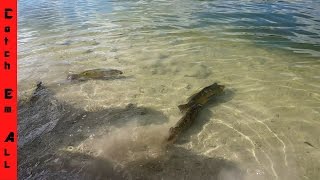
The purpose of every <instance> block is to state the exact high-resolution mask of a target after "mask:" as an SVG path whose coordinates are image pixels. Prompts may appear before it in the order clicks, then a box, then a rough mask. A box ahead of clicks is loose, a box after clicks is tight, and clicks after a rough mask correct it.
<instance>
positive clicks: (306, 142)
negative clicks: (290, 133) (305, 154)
mask: <svg viewBox="0 0 320 180" xmlns="http://www.w3.org/2000/svg"><path fill="white" fill-rule="evenodd" d="M304 143H305V144H307V145H309V146H311V147H313V148H316V147H314V146H313V145H312V144H311V143H309V142H308V141H305V142H304Z"/></svg>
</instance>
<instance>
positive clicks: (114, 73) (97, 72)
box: [67, 69, 123, 81]
mask: <svg viewBox="0 0 320 180" xmlns="http://www.w3.org/2000/svg"><path fill="white" fill-rule="evenodd" d="M121 74H123V72H122V71H120V70H117V69H90V70H86V71H83V72H81V73H79V74H69V75H68V77H67V79H68V80H71V81H75V80H78V81H86V80H90V79H100V80H109V79H117V78H121V77H122V76H120V75H121Z"/></svg>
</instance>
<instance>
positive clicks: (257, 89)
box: [18, 0, 320, 180]
mask: <svg viewBox="0 0 320 180" xmlns="http://www.w3.org/2000/svg"><path fill="white" fill-rule="evenodd" d="M18 13H19V14H18V15H19V32H18V37H19V38H18V45H19V46H18V47H19V52H18V53H19V54H18V56H19V59H18V63H19V66H18V83H19V99H20V101H23V100H25V99H28V98H30V95H31V94H32V92H33V91H34V89H35V84H36V82H37V81H42V82H43V83H44V84H45V85H46V86H47V87H48V89H49V90H50V92H52V94H50V97H48V96H46V98H44V99H43V101H42V102H41V103H40V104H39V103H38V104H34V105H32V106H31V105H29V106H23V107H24V108H20V110H19V133H20V134H19V138H20V139H19V147H20V149H19V151H20V152H19V153H20V157H19V158H20V159H19V177H20V178H22V179H48V178H49V179H50V178H51V179H52V178H53V179H94V178H96V179H108V178H109V179H161V178H163V179H223V180H230V179H245V180H255V179H258V180H270V179H275V180H292V179H297V180H300V179H303V180H317V179H319V178H320V160H319V159H320V151H319V149H320V93H319V92H320V71H319V69H320V1H317V0H305V1H300V0H291V1H289V0H282V1H276V0H240V1H239V0H238V1H236V0H224V1H223V0H216V1H205V0H202V1H199V0H198V1H196V0H184V1H182V0H174V1H164V0H156V1H144V0H140V1H121V0H119V1H115V0H113V1H109V0H106V1H102V0H91V1H85V0H74V1H66V0H51V1H49V0H37V1H35V0H20V1H19V12H18ZM93 68H115V69H119V70H122V71H123V72H124V75H125V76H126V78H124V79H116V80H108V81H102V80H97V81H93V80H91V81H85V82H80V83H70V82H68V81H66V77H67V75H68V73H70V72H72V73H79V72H81V71H84V70H87V69H93ZM214 82H218V83H220V84H224V85H225V86H226V89H225V94H224V95H222V96H220V97H218V98H216V99H214V100H213V102H212V103H209V105H208V106H207V107H205V108H204V109H203V111H202V112H201V113H200V115H199V117H198V118H197V120H196V121H195V122H194V124H193V125H192V127H190V129H189V130H188V131H187V132H186V133H184V134H182V135H181V136H180V137H179V140H178V142H177V143H176V144H175V145H174V146H173V147H172V149H171V150H163V148H161V143H160V142H162V140H163V139H164V138H165V137H166V136H167V133H168V129H169V128H170V127H171V126H173V125H174V124H175V123H176V122H177V121H178V120H179V119H180V118H181V117H182V116H183V115H182V114H181V113H180V112H179V110H178V108H177V106H178V105H179V104H182V103H185V102H186V101H187V98H188V97H189V96H191V95H192V94H193V93H195V92H197V91H198V90H200V89H201V88H203V87H205V86H208V85H210V84H212V83H214ZM57 104H58V105H57ZM61 104H63V105H61ZM130 104H134V105H130ZM61 107H62V108H61ZM141 111H142V112H141ZM26 112H27V113H26ZM70 119H71V120H70ZM69 121H70V122H72V123H69ZM39 144H40V145H39ZM88 167H90V168H88ZM88 169H90V170H88Z"/></svg>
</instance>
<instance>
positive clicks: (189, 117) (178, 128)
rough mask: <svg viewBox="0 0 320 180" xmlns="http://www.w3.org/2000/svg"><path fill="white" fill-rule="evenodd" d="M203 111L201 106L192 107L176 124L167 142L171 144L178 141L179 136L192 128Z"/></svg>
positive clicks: (171, 129)
mask: <svg viewBox="0 0 320 180" xmlns="http://www.w3.org/2000/svg"><path fill="white" fill-rule="evenodd" d="M201 109H202V105H200V104H195V105H193V106H192V107H190V108H189V109H188V110H187V112H186V113H185V115H184V116H183V117H182V118H181V119H180V120H179V121H178V122H177V123H176V124H175V126H173V127H171V128H170V129H169V136H168V138H167V139H166V141H167V142H170V143H173V142H174V141H176V139H177V137H178V135H179V134H181V133H182V132H183V131H184V130H185V129H187V128H188V127H190V126H191V124H192V123H193V122H194V121H195V119H196V118H197V116H198V114H199V112H200V110H201Z"/></svg>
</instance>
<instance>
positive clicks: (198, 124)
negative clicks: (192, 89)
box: [176, 89, 234, 144]
mask: <svg viewBox="0 0 320 180" xmlns="http://www.w3.org/2000/svg"><path fill="white" fill-rule="evenodd" d="M233 97H234V91H232V90H230V89H226V90H225V91H224V93H223V94H222V95H220V96H216V97H213V98H212V99H210V100H209V101H208V103H207V104H206V105H204V106H203V107H202V110H201V111H200V112H199V115H198V117H197V118H196V120H195V121H194V122H193V124H192V125H191V126H190V128H189V129H187V130H186V131H185V132H184V133H182V134H181V136H180V137H179V138H178V139H177V141H176V143H177V144H183V143H186V142H189V141H190V138H191V136H193V135H195V134H198V133H199V132H200V131H202V130H203V126H204V125H205V124H207V123H208V122H209V121H210V119H212V118H213V117H214V113H212V111H211V110H210V109H212V108H214V107H215V106H219V105H221V104H223V103H226V102H228V101H230V100H232V98H233Z"/></svg>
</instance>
